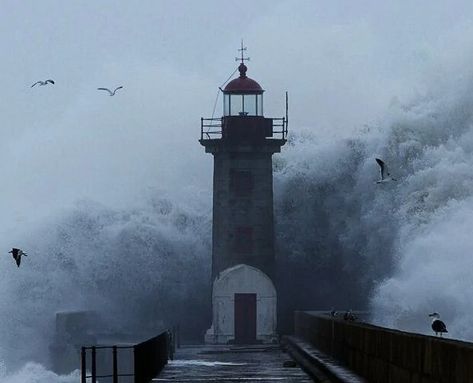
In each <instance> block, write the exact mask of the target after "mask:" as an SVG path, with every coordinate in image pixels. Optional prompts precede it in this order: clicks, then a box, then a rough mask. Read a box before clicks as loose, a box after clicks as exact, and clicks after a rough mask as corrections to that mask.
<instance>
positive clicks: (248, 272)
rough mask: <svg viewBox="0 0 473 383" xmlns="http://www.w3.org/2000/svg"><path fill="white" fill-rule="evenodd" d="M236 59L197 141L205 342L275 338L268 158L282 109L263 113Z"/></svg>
mask: <svg viewBox="0 0 473 383" xmlns="http://www.w3.org/2000/svg"><path fill="white" fill-rule="evenodd" d="M241 51H242V53H243V51H244V48H243V47H242V49H241ZM244 60H245V58H244V57H243V55H242V58H241V64H240V66H239V67H238V70H239V71H240V76H239V77H238V78H235V79H234V80H232V81H230V82H229V83H228V84H227V86H226V87H225V89H223V97H224V100H223V103H224V105H223V116H222V117H221V118H212V119H205V118H202V119H201V138H200V143H201V145H203V146H204V147H205V151H206V153H211V154H212V155H213V157H214V177H213V217H212V219H213V221H212V283H213V285H212V325H211V327H210V328H209V329H208V331H207V333H206V335H205V340H206V342H208V343H219V344H226V343H238V344H252V343H268V342H273V341H275V340H276V339H277V334H276V324H277V315H276V312H277V310H276V308H277V292H276V288H275V283H274V281H273V278H274V269H275V265H274V220H273V170H272V155H273V154H274V153H278V152H280V150H281V146H282V145H284V144H285V143H286V136H287V113H286V117H283V118H266V117H264V116H263V92H264V91H263V89H262V88H261V86H260V85H259V84H258V83H257V82H256V81H255V80H252V79H251V78H249V77H247V76H246V71H247V67H246V65H245V64H244Z"/></svg>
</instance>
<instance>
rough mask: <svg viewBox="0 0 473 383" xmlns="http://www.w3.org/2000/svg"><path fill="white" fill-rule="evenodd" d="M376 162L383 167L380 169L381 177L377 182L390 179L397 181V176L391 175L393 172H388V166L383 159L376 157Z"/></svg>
mask: <svg viewBox="0 0 473 383" xmlns="http://www.w3.org/2000/svg"><path fill="white" fill-rule="evenodd" d="M376 162H377V163H378V165H379V167H380V168H381V169H380V174H381V178H380V179H379V180H378V181H376V183H377V184H384V183H386V182H389V181H397V179H396V178H393V177H391V174H389V172H388V167H387V166H386V164H385V163H384V161H383V160H380V159H379V158H376Z"/></svg>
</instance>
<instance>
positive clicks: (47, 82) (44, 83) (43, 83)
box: [31, 80, 54, 88]
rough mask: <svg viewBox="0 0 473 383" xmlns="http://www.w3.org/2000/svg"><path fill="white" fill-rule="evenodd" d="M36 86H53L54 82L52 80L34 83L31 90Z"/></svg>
mask: <svg viewBox="0 0 473 383" xmlns="http://www.w3.org/2000/svg"><path fill="white" fill-rule="evenodd" d="M37 84H39V86H44V85H48V84H53V85H54V81H53V80H46V81H36V82H35V83H34V84H33V85H31V87H32V88H33V87H34V86H35V85H37Z"/></svg>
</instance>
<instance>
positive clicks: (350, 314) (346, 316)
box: [343, 310, 358, 322]
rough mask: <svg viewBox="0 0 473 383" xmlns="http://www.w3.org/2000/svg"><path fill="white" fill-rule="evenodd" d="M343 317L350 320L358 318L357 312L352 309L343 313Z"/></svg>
mask: <svg viewBox="0 0 473 383" xmlns="http://www.w3.org/2000/svg"><path fill="white" fill-rule="evenodd" d="M343 319H345V320H349V321H352V322H353V321H356V320H357V319H358V318H357V317H356V315H355V314H353V312H352V311H351V310H348V311H347V312H346V313H345V314H343Z"/></svg>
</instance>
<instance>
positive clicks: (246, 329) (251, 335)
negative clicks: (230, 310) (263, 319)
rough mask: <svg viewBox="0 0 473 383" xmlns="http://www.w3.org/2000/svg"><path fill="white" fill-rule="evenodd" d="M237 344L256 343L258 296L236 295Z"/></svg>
mask: <svg viewBox="0 0 473 383" xmlns="http://www.w3.org/2000/svg"><path fill="white" fill-rule="evenodd" d="M235 343H238V344H252V343H256V294H235Z"/></svg>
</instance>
